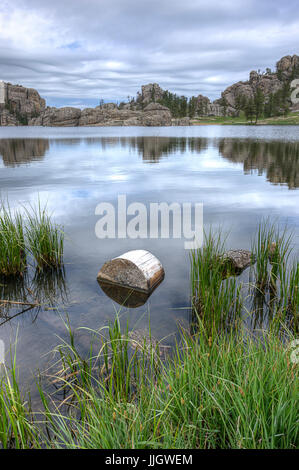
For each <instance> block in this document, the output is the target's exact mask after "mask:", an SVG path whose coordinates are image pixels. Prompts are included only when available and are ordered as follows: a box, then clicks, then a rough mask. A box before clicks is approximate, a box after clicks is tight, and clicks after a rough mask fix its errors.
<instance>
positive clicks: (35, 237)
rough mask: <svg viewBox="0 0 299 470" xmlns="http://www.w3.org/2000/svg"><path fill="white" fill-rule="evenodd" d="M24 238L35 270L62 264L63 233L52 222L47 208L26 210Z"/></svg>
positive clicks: (57, 266) (39, 207)
mask: <svg viewBox="0 0 299 470" xmlns="http://www.w3.org/2000/svg"><path fill="white" fill-rule="evenodd" d="M26 215H27V221H26V222H27V223H26V238H27V246H28V251H29V252H30V253H31V255H32V256H33V257H34V259H35V261H36V264H37V268H38V269H40V270H42V269H44V268H47V267H52V268H53V267H54V268H59V267H60V266H62V264H63V245H64V233H63V231H62V229H61V228H60V227H59V226H58V225H56V224H55V223H53V222H52V220H51V217H50V216H49V215H48V213H47V208H46V207H44V208H42V207H41V204H40V202H39V203H38V206H37V208H31V210H30V211H29V210H28V209H26Z"/></svg>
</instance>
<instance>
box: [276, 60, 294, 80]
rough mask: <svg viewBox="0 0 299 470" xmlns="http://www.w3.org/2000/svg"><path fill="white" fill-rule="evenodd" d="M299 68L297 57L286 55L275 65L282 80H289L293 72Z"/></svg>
mask: <svg viewBox="0 0 299 470" xmlns="http://www.w3.org/2000/svg"><path fill="white" fill-rule="evenodd" d="M298 68H299V56H298V55H296V54H294V55H293V56H291V55H286V56H284V57H282V59H280V60H279V61H278V62H277V64H276V69H277V74H278V76H279V77H280V78H282V79H290V78H292V77H293V73H294V71H296V70H297V69H298Z"/></svg>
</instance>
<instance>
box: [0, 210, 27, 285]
mask: <svg viewBox="0 0 299 470" xmlns="http://www.w3.org/2000/svg"><path fill="white" fill-rule="evenodd" d="M25 270H26V252H25V237H24V225H23V220H22V217H21V215H20V213H19V212H17V211H15V212H12V210H11V209H10V207H9V205H8V204H4V203H3V202H2V203H0V275H2V276H5V277H8V276H22V275H23V274H24V272H25Z"/></svg>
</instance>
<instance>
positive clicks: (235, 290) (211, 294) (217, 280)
mask: <svg viewBox="0 0 299 470" xmlns="http://www.w3.org/2000/svg"><path fill="white" fill-rule="evenodd" d="M224 245H225V244H224V241H223V237H222V234H221V232H218V233H217V234H216V235H212V233H211V231H210V232H209V233H205V234H204V244H203V247H202V248H201V249H198V250H195V251H193V252H192V253H191V258H190V261H191V297H192V307H193V310H194V311H195V319H196V317H197V314H198V316H199V317H200V318H201V320H202V321H203V322H204V324H205V326H206V329H209V334H217V332H218V331H219V329H220V328H223V327H224V326H226V327H229V324H230V325H232V324H233V322H235V321H236V319H237V318H238V317H239V315H240V312H241V309H242V301H241V286H238V284H237V281H236V279H235V278H234V277H232V278H228V273H227V267H226V266H225V264H224V262H223V260H222V254H223V253H224V251H225V250H224ZM193 313H194V312H193ZM193 316H194V315H193ZM195 323H196V321H195Z"/></svg>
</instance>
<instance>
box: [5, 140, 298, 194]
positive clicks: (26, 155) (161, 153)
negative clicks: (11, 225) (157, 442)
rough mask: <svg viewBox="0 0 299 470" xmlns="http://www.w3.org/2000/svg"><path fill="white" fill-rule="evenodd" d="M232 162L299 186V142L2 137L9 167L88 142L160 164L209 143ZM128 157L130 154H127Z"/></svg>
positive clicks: (248, 171) (271, 179)
mask: <svg viewBox="0 0 299 470" xmlns="http://www.w3.org/2000/svg"><path fill="white" fill-rule="evenodd" d="M211 143H212V145H213V148H215V149H217V150H218V151H219V153H220V155H221V156H222V157H223V158H224V159H226V160H228V161H230V162H233V163H242V164H243V171H244V174H246V175H248V174H251V173H253V172H258V174H259V175H262V174H264V173H265V174H266V177H267V180H268V181H269V182H271V183H273V184H286V185H287V186H288V188H289V189H295V188H298V187H299V142H290V141H286V142H284V141H274V140H273V141H259V140H254V139H235V138H234V139H232V138H223V139H218V138H217V139H213V140H209V139H207V138H197V137H186V138H185V137H177V138H176V137H102V138H85V139H74V138H72V139H51V140H49V139H0V155H1V156H2V159H3V163H4V165H5V166H7V167H14V166H19V165H22V164H28V163H30V162H33V161H36V160H42V159H43V158H44V156H45V154H46V152H47V151H48V150H49V148H50V149H51V147H55V148H63V147H65V148H66V149H67V148H69V147H70V146H73V147H75V146H79V145H82V144H83V145H85V146H89V147H94V148H95V149H99V150H100V151H101V152H105V151H108V150H109V149H117V148H120V149H122V150H128V151H129V152H131V151H133V152H136V153H137V154H138V155H140V156H141V158H142V160H143V161H144V162H146V163H159V162H160V160H161V159H163V158H165V157H168V156H169V155H170V154H175V153H181V154H185V153H186V152H189V153H197V154H199V153H201V152H202V151H204V150H206V149H207V148H208V146H209V144H211ZM128 157H129V155H128Z"/></svg>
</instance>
